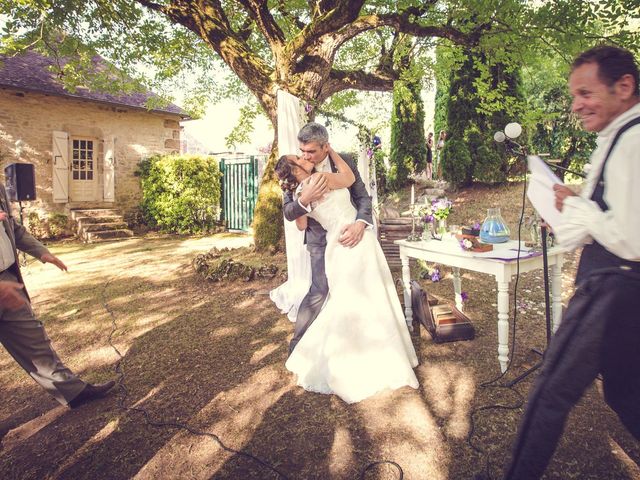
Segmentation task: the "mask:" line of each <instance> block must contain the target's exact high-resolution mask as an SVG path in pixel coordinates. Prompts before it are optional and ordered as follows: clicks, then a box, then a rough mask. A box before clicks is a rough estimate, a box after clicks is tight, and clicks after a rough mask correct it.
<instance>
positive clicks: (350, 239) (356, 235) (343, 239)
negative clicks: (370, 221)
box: [339, 222, 367, 248]
mask: <svg viewBox="0 0 640 480" xmlns="http://www.w3.org/2000/svg"><path fill="white" fill-rule="evenodd" d="M366 227H367V224H366V223H364V222H354V223H352V224H350V225H347V226H346V227H343V228H342V232H341V234H340V239H339V241H340V245H342V246H343V247H349V248H352V247H355V246H356V245H357V244H358V243H360V240H362V237H363V236H364V230H365V228H366Z"/></svg>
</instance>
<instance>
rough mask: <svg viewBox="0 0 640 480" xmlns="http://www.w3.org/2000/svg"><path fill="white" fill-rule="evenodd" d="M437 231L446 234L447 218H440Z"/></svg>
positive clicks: (439, 233)
mask: <svg viewBox="0 0 640 480" xmlns="http://www.w3.org/2000/svg"><path fill="white" fill-rule="evenodd" d="M436 232H437V233H438V235H444V234H446V233H447V219H446V218H439V219H438V227H437V228H436Z"/></svg>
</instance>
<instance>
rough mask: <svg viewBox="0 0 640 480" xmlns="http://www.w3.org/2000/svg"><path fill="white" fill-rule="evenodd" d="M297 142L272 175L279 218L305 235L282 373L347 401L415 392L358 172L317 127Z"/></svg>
mask: <svg viewBox="0 0 640 480" xmlns="http://www.w3.org/2000/svg"><path fill="white" fill-rule="evenodd" d="M298 142H299V144H300V151H301V152H302V155H301V156H300V157H298V156H296V155H284V156H282V157H281V158H280V159H279V160H278V162H277V164H276V168H275V171H276V174H277V176H278V178H279V180H280V186H281V188H282V190H283V196H284V198H283V210H284V216H285V218H286V219H287V220H289V221H295V222H296V225H297V227H298V228H299V229H300V230H304V231H305V243H306V245H307V250H308V251H309V254H310V257H311V287H310V289H309V292H308V293H307V295H306V296H305V297H304V299H303V300H302V303H301V304H300V307H299V309H298V315H297V318H296V323H295V330H294V334H293V338H292V340H291V343H290V346H289V358H288V360H287V362H286V367H287V369H289V370H290V371H291V372H293V373H295V374H296V376H297V383H298V385H300V386H301V387H303V388H304V389H305V390H308V391H312V392H318V393H325V394H336V395H338V396H339V397H340V398H342V399H343V400H344V401H345V402H347V403H355V402H359V401H360V400H363V399H365V398H367V397H370V396H372V395H374V394H375V393H377V392H379V391H381V390H384V389H396V388H400V387H403V386H406V385H408V386H410V387H412V388H418V380H417V378H416V376H415V373H414V372H413V367H415V366H417V364H418V360H417V357H416V353H415V350H414V348H413V344H412V343H411V338H410V335H409V332H408V330H407V326H406V323H405V320H404V315H403V313H402V308H401V306H400V301H399V299H398V295H397V293H396V289H395V286H394V282H393V278H392V276H391V272H390V270H389V266H388V264H387V261H386V259H385V257H384V254H383V252H382V248H381V247H380V244H379V243H378V240H377V238H376V236H375V233H374V231H373V228H372V224H373V219H372V214H371V197H370V196H369V194H368V192H367V190H366V187H365V185H364V183H363V182H362V179H361V178H360V174H359V173H358V170H357V168H356V167H355V165H354V163H353V162H351V161H350V160H345V159H343V158H342V157H341V156H340V155H339V154H338V153H336V152H335V151H334V150H333V149H332V148H331V146H330V144H329V135H328V132H327V129H326V128H325V127H324V126H322V125H320V124H318V123H314V122H312V123H308V124H307V125H305V126H304V127H303V128H302V129H301V130H300V132H299V133H298Z"/></svg>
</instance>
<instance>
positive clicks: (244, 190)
mask: <svg viewBox="0 0 640 480" xmlns="http://www.w3.org/2000/svg"><path fill="white" fill-rule="evenodd" d="M220 171H221V172H222V215H223V218H224V221H225V223H226V225H227V229H228V230H240V231H243V232H247V231H248V230H249V227H250V226H251V222H253V211H254V209H255V208H256V200H257V199H258V185H259V177H258V158H257V157H254V156H250V157H239V158H222V159H220Z"/></svg>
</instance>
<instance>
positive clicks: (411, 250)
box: [395, 239, 564, 372]
mask: <svg viewBox="0 0 640 480" xmlns="http://www.w3.org/2000/svg"><path fill="white" fill-rule="evenodd" d="M395 243H396V244H397V245H399V246H400V261H401V262H402V281H403V286H404V305H405V307H404V310H405V317H406V321H407V326H408V327H409V330H412V329H413V310H412V308H411V286H410V282H411V274H410V271H409V258H417V259H422V260H426V261H428V262H433V263H439V264H442V265H449V266H451V267H453V287H454V291H455V301H456V307H458V309H460V310H461V311H462V307H463V305H462V281H461V278H460V269H461V268H464V269H466V270H473V271H476V272H481V273H488V274H490V275H493V276H494V277H495V278H496V281H497V282H498V361H499V362H500V369H501V370H502V371H503V372H504V371H505V370H506V368H507V365H508V363H509V283H510V282H511V278H512V277H513V276H514V275H515V274H516V272H517V269H518V262H517V261H516V260H515V259H505V258H509V257H511V256H514V255H517V253H516V250H517V245H518V242H517V241H509V242H506V243H503V244H498V245H494V250H493V251H492V252H485V253H474V252H467V251H464V250H462V248H461V247H460V245H459V243H458V241H457V240H455V239H450V240H442V241H437V240H429V241H417V242H409V241H407V240H396V242H395ZM563 254H564V250H561V249H560V248H558V247H553V248H550V249H548V251H547V259H548V265H549V267H550V270H551V272H550V284H551V285H550V290H551V304H552V310H553V314H552V328H553V331H554V332H555V331H556V330H557V328H558V327H559V326H560V321H561V318H562V261H563ZM501 256H502V259H500V258H490V257H501ZM539 268H543V259H542V255H541V254H539V255H535V256H531V255H530V253H528V252H521V253H520V273H525V272H529V271H531V270H536V269H539Z"/></svg>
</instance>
